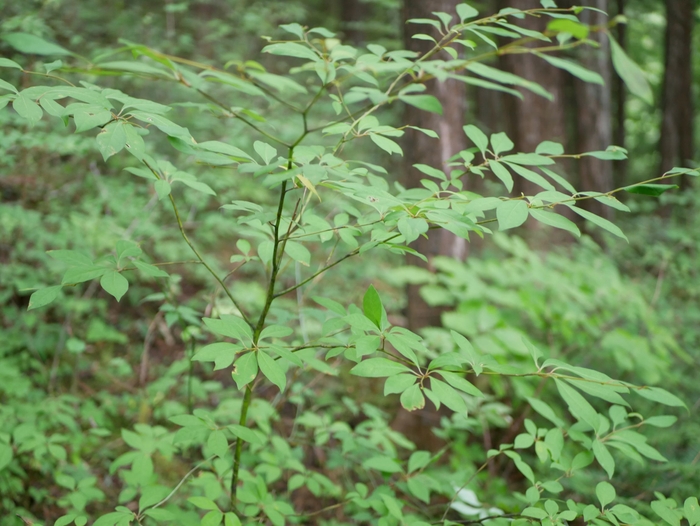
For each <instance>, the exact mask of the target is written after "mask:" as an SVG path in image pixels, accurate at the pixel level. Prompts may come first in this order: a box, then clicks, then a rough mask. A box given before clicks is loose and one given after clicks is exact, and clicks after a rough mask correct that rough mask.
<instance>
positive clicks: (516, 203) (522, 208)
mask: <svg viewBox="0 0 700 526" xmlns="http://www.w3.org/2000/svg"><path fill="white" fill-rule="evenodd" d="M528 210H529V208H528V207H527V203H526V202H525V201H523V200H522V199H517V200H509V201H503V202H502V203H501V204H500V205H498V208H496V218H497V219H498V228H499V230H508V229H509V228H515V227H518V226H520V225H522V224H523V223H524V222H525V221H526V220H527V216H528Z"/></svg>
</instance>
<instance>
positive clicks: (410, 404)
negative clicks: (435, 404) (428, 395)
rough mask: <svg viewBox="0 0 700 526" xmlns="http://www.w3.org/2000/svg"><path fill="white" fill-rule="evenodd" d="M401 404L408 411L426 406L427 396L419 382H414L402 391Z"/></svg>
mask: <svg viewBox="0 0 700 526" xmlns="http://www.w3.org/2000/svg"><path fill="white" fill-rule="evenodd" d="M400 401H401V406H402V407H403V408H404V409H405V410H406V411H415V410H417V409H423V408H424V407H425V397H424V396H423V392H422V390H421V388H420V386H419V385H418V384H413V385H412V386H411V387H409V388H408V389H406V390H405V391H404V392H403V393H401V397H400Z"/></svg>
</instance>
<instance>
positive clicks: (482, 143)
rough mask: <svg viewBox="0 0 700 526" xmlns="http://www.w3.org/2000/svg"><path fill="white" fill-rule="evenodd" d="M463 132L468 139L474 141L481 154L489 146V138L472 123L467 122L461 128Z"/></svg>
mask: <svg viewBox="0 0 700 526" xmlns="http://www.w3.org/2000/svg"><path fill="white" fill-rule="evenodd" d="M463 130H464V133H465V134H466V135H467V137H469V140H470V141H472V142H473V143H474V146H476V147H477V148H479V151H480V152H481V154H482V155H485V154H486V149H487V148H488V147H489V139H488V137H486V134H484V132H482V131H481V130H480V129H479V128H477V127H476V126H474V125H473V124H468V125H467V126H464V128H463Z"/></svg>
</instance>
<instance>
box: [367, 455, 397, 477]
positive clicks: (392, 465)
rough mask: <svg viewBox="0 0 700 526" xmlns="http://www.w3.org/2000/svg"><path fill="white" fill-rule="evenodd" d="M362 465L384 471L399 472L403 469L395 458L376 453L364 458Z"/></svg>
mask: <svg viewBox="0 0 700 526" xmlns="http://www.w3.org/2000/svg"><path fill="white" fill-rule="evenodd" d="M362 465H363V466H364V467H365V468H367V469H373V470H376V471H384V472H385V473H401V471H403V470H402V469H401V466H400V465H399V463H398V462H396V460H394V459H393V458H390V457H385V456H384V455H377V456H375V457H370V458H368V459H367V460H365V461H364V462H363V463H362Z"/></svg>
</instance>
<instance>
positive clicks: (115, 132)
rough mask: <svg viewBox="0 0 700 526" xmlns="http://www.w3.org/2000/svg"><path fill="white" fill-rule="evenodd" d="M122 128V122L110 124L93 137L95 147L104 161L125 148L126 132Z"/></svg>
mask: <svg viewBox="0 0 700 526" xmlns="http://www.w3.org/2000/svg"><path fill="white" fill-rule="evenodd" d="M124 126H125V124H124V123H123V122H122V121H116V122H111V123H109V124H108V125H107V126H105V127H104V128H102V131H101V132H100V133H98V134H97V137H95V141H97V147H98V149H99V150H100V153H101V154H102V158H103V159H104V160H105V161H106V160H107V159H109V158H110V157H111V156H112V155H114V154H116V153H118V152H120V151H121V150H122V149H123V148H124V146H126V131H125V130H124ZM127 126H130V125H127Z"/></svg>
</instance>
